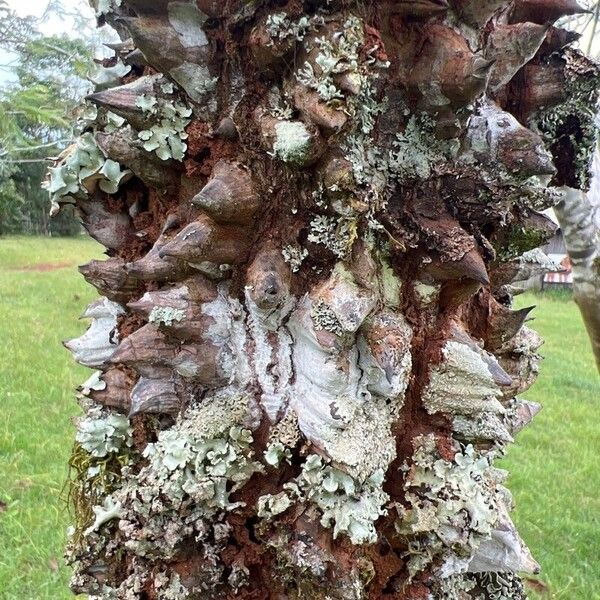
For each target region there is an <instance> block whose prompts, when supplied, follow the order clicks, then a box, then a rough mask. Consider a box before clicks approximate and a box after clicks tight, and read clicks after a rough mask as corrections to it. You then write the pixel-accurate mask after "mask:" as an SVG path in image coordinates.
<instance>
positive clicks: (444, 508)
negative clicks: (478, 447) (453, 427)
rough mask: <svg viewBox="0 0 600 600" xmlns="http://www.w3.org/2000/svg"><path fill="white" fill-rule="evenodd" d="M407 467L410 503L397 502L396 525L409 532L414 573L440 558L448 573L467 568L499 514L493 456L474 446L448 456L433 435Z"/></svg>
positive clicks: (419, 444) (410, 567) (410, 565)
mask: <svg viewBox="0 0 600 600" xmlns="http://www.w3.org/2000/svg"><path fill="white" fill-rule="evenodd" d="M415 445H416V450H415V452H414V454H413V456H412V461H411V465H410V466H408V465H406V467H405V469H406V472H407V477H406V482H405V487H406V490H407V493H406V496H405V500H406V504H405V505H404V506H399V505H398V506H397V511H398V516H399V518H398V520H397V521H396V529H397V531H398V533H399V534H400V535H406V536H409V538H410V540H411V542H410V549H409V553H408V557H407V558H408V570H409V574H410V575H411V576H414V575H415V574H416V573H418V572H419V571H422V570H423V569H424V568H425V567H427V566H428V565H430V564H431V563H432V562H434V561H436V563H437V567H438V568H439V572H440V574H441V575H442V576H445V575H450V574H453V573H456V572H462V571H464V570H465V569H466V566H467V564H468V563H469V561H470V559H471V557H472V555H473V553H474V551H475V550H476V549H477V548H478V547H479V544H480V543H481V541H482V540H483V539H486V538H487V537H489V535H490V534H491V532H492V529H493V527H494V525H495V524H496V522H497V521H498V517H499V510H498V492H497V489H496V485H497V478H496V477H495V476H494V473H493V472H492V471H491V470H490V460H491V459H490V457H489V456H483V455H480V454H479V453H478V452H476V451H475V449H474V448H473V446H471V445H468V446H467V447H466V448H465V449H464V450H463V451H457V452H456V454H455V456H454V459H453V460H452V461H449V460H445V459H442V458H441V457H439V454H438V452H437V449H436V441H435V437H434V436H433V435H431V434H430V435H427V436H420V437H419V438H417V439H416V442H415Z"/></svg>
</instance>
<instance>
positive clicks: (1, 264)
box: [0, 237, 102, 600]
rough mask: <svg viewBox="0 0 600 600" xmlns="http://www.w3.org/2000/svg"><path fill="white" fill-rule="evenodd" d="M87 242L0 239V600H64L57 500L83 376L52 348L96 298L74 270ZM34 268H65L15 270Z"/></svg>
mask: <svg viewBox="0 0 600 600" xmlns="http://www.w3.org/2000/svg"><path fill="white" fill-rule="evenodd" d="M101 253H102V249H101V248H100V246H99V245H98V244H96V243H95V242H93V241H90V240H89V239H85V238H77V239H56V238H54V239H41V238H28V237H11V238H0V315H1V316H0V348H1V350H0V415H2V418H1V419H0V501H2V502H3V503H6V507H5V510H4V509H0V510H3V512H1V513H0V548H1V551H0V598H1V599H2V600H38V599H46V598H47V599H52V600H56V599H60V598H69V597H71V595H70V593H69V592H68V590H67V582H68V579H69V570H68V568H66V567H65V566H63V564H64V563H63V560H62V554H63V546H64V543H65V530H66V527H67V524H68V522H69V518H68V515H67V514H66V512H65V506H64V503H63V502H62V501H61V500H60V499H59V496H60V492H61V489H62V486H63V483H64V481H65V477H66V464H67V459H68V456H69V453H70V449H71V440H72V437H73V431H72V425H71V421H70V420H71V418H72V416H73V415H75V414H76V413H77V405H76V403H75V400H74V392H73V390H74V388H75V387H76V386H77V385H78V384H79V383H81V382H83V381H84V380H85V378H86V376H87V375H86V373H87V372H88V371H87V369H85V368H83V367H79V366H77V365H75V364H74V362H73V361H72V360H71V357H70V355H69V353H68V352H67V351H66V350H65V349H63V348H62V346H61V344H60V342H61V340H63V339H68V338H70V337H75V336H77V335H79V334H80V333H81V332H82V331H84V330H85V328H86V324H85V322H83V321H78V317H79V315H80V314H81V312H82V311H83V308H84V307H85V306H86V304H87V303H88V302H89V301H91V300H92V299H93V298H94V297H95V296H96V292H95V290H93V289H92V288H91V287H90V286H88V285H87V284H86V283H85V281H84V280H83V278H82V277H81V276H80V275H79V274H78V273H77V270H76V268H75V265H77V264H80V263H84V262H86V261H87V260H89V259H90V258H93V257H100V256H101ZM38 263H46V264H47V263H61V264H64V263H68V264H69V265H70V266H68V267H63V268H59V269H55V270H48V271H44V272H37V271H21V270H18V269H20V268H23V267H30V266H31V265H33V264H38Z"/></svg>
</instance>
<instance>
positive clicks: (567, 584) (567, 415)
mask: <svg viewBox="0 0 600 600" xmlns="http://www.w3.org/2000/svg"><path fill="white" fill-rule="evenodd" d="M516 304H517V306H518V307H523V306H530V305H532V304H536V305H537V308H536V309H535V310H534V311H533V315H534V316H535V321H534V322H533V323H532V324H529V325H530V326H531V327H533V328H534V329H536V330H537V331H538V332H539V333H540V334H541V335H542V337H543V338H544V339H545V340H546V343H545V344H544V346H542V348H541V350H540V352H541V354H542V355H543V356H544V357H545V360H544V361H543V362H542V366H541V374H540V377H539V379H538V380H537V382H536V384H535V385H534V386H533V387H532V388H531V389H530V390H529V391H528V392H527V393H526V394H524V397H526V398H528V399H530V400H535V401H537V402H541V403H542V404H543V406H544V409H543V410H542V412H541V413H540V414H539V415H538V416H537V417H536V419H535V420H534V421H533V423H532V424H531V425H530V426H529V427H528V428H527V429H525V430H524V431H523V432H522V433H521V434H520V435H519V436H518V437H517V443H516V444H515V445H514V446H513V447H512V448H511V449H510V450H509V453H508V458H507V459H506V460H505V461H503V462H504V464H503V466H504V467H506V468H508V469H509V470H510V472H511V476H510V478H509V487H510V488H511V489H512V490H513V492H514V496H515V501H516V504H517V507H516V510H515V512H514V513H513V518H514V520H515V522H516V523H517V525H518V527H519V531H520V532H521V534H522V536H523V538H524V539H525V540H526V541H527V543H528V545H529V547H530V548H531V550H532V551H533V553H534V556H535V558H536V559H537V561H538V562H539V563H540V564H541V566H542V573H541V574H540V579H541V580H542V581H544V582H545V583H546V585H547V586H548V590H549V591H548V593H546V594H545V595H544V596H541V597H547V598H560V599H564V600H567V599H568V600H576V599H577V600H579V599H581V600H598V599H599V598H600V469H599V468H598V459H599V452H600V421H599V419H598V410H599V409H600V378H599V377H598V375H597V372H596V369H595V365H594V359H593V356H592V352H591V349H590V346H589V341H588V338H587V335H586V333H585V331H584V328H583V323H582V321H581V317H580V315H579V312H578V311H577V308H576V306H575V304H574V303H573V302H572V301H570V300H569V295H568V294H565V293H564V292H563V291H561V290H558V291H557V292H554V293H548V292H544V293H543V294H539V293H538V294H535V295H534V294H524V295H522V296H518V297H517V302H516ZM532 596H533V594H532Z"/></svg>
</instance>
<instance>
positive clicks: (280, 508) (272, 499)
mask: <svg viewBox="0 0 600 600" xmlns="http://www.w3.org/2000/svg"><path fill="white" fill-rule="evenodd" d="M292 504H293V501H292V499H291V498H290V497H289V496H288V494H287V493H286V492H279V494H266V495H264V496H261V497H260V498H259V499H258V505H257V507H258V511H257V515H258V516H259V517H260V518H261V519H272V518H273V517H276V516H277V515H280V514H281V513H284V512H285V511H286V510H287V509H288V508H289V507H290V506H292Z"/></svg>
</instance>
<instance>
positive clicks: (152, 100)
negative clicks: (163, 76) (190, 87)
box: [136, 86, 192, 160]
mask: <svg viewBox="0 0 600 600" xmlns="http://www.w3.org/2000/svg"><path fill="white" fill-rule="evenodd" d="M165 89H166V90H168V89H171V88H165V87H164V86H163V92H164V90H165ZM164 93H165V94H166V93H167V92H164ZM136 105H137V106H138V107H139V108H140V109H141V110H142V111H143V112H144V113H148V115H151V116H152V117H153V124H152V125H151V126H150V127H148V128H147V129H143V130H142V131H140V132H138V138H139V139H140V140H141V141H142V142H143V143H142V146H143V148H144V149H145V150H147V151H148V152H154V153H155V154H156V156H158V157H159V158H160V159H161V160H169V159H170V158H173V159H175V160H182V159H183V157H184V156H185V151H186V150H187V145H186V143H185V141H184V140H186V139H187V137H188V135H187V133H186V131H185V128H186V127H187V125H188V124H189V123H190V120H191V119H190V117H191V115H192V109H191V108H190V107H189V106H188V105H187V104H185V103H183V102H182V101H180V100H177V99H169V98H165V97H162V96H149V95H142V96H139V97H138V98H137V100H136Z"/></svg>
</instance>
